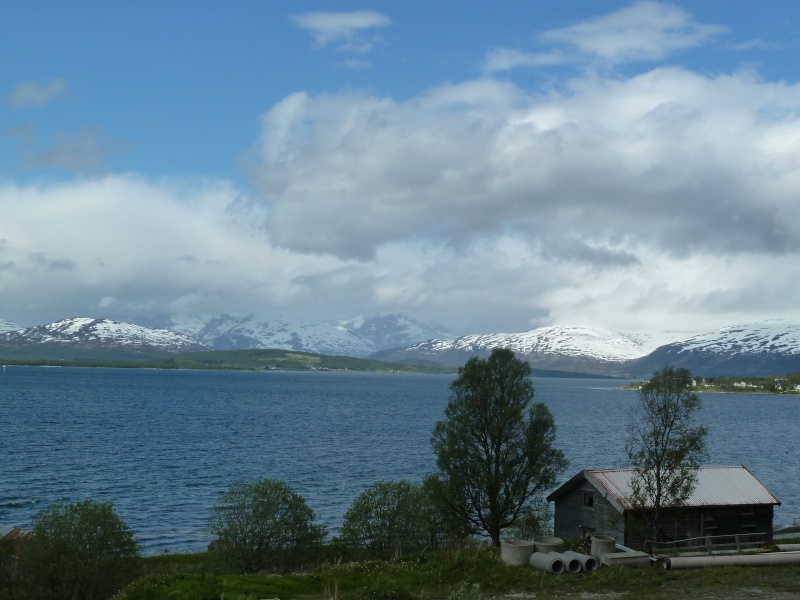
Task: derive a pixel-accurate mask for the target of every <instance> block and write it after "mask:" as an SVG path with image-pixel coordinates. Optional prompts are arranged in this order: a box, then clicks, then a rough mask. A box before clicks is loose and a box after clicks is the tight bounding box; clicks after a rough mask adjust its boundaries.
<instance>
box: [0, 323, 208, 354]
mask: <svg viewBox="0 0 800 600" xmlns="http://www.w3.org/2000/svg"><path fill="white" fill-rule="evenodd" d="M0 342H3V343H6V344H59V345H70V344H71V345H84V346H86V345H107V346H109V347H127V348H151V349H157V350H163V351H165V352H178V351H191V350H208V349H209V348H208V347H207V346H204V345H203V344H201V343H199V342H198V341H197V340H195V339H193V338H191V337H189V336H186V335H183V334H181V333H176V332H174V331H168V330H166V329H149V328H146V327H141V326H139V325H133V324H131V323H120V322H117V321H111V320H108V319H89V318H74V319H64V320H62V321H57V322H55V323H49V324H47V325H40V326H38V327H30V328H27V329H21V330H18V331H10V332H6V333H3V334H0Z"/></svg>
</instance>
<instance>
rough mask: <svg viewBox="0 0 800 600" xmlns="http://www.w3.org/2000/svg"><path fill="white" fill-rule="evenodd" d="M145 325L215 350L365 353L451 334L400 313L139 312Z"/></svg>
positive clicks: (360, 355) (141, 323)
mask: <svg viewBox="0 0 800 600" xmlns="http://www.w3.org/2000/svg"><path fill="white" fill-rule="evenodd" d="M136 321H137V323H138V324H140V325H143V326H147V327H159V328H163V329H170V330H173V331H177V332H179V333H183V334H185V335H189V336H191V337H193V338H195V339H197V340H198V341H200V342H202V343H204V344H206V345H207V346H209V347H211V348H213V349H215V350H249V349H259V348H261V349H265V348H276V349H283V350H296V351H298V352H313V353H319V354H328V355H333V356H353V357H356V358H364V357H366V356H368V355H369V354H372V353H373V352H375V351H378V350H383V349H386V348H393V347H396V346H403V345H406V344H411V343H415V342H419V341H422V340H426V339H430V338H434V337H441V336H445V335H448V333H449V332H448V331H447V329H445V328H444V327H442V326H440V325H436V324H433V323H426V322H424V321H419V320H417V319H414V318H412V317H409V316H408V315H405V314H402V313H394V314H388V315H373V316H367V317H365V316H358V317H355V318H352V319H348V320H327V321H306V320H289V319H284V318H280V317H278V318H273V319H262V318H258V317H256V316H254V315H247V316H244V317H241V316H234V315H228V314H221V315H215V316H212V317H201V316H197V315H190V316H176V315H164V314H162V315H158V316H156V317H152V318H145V317H140V318H138V319H136Z"/></svg>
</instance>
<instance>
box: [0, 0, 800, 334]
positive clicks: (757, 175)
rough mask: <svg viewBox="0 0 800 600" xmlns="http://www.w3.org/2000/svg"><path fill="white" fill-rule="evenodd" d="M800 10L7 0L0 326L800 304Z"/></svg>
mask: <svg viewBox="0 0 800 600" xmlns="http://www.w3.org/2000/svg"><path fill="white" fill-rule="evenodd" d="M799 50H800V4H798V3H794V2H784V1H776V0H765V1H762V2H759V3H755V2H743V1H731V0H678V1H676V2H656V1H652V0H643V1H638V2H618V1H614V0H572V1H570V2H546V3H545V2H531V1H530V0H508V1H504V2H501V3H489V2H478V1H473V0H463V1H459V2H455V1H451V0H442V1H441V2H422V1H419V0H404V1H403V2H388V1H376V2H368V3H351V2H308V1H305V0H291V1H289V0H270V1H266V0H259V1H256V0H240V1H236V2H222V1H210V0H207V1H205V0H204V1H196V0H192V1H188V0H172V1H170V2H163V1H151V0H140V1H139V2H128V3H121V2H120V3H112V2H102V1H100V0H97V1H88V0H76V1H75V2H70V3H63V2H55V1H50V2H43V1H37V0H6V1H4V2H3V3H2V5H0V319H5V320H8V321H11V322H15V323H17V324H19V325H21V326H32V325H38V324H43V323H48V322H52V321H55V320H58V319H63V318H68V317H77V316H88V317H96V318H112V319H117V320H123V321H124V320H134V319H136V318H137V317H140V316H154V315H157V314H160V313H170V314H178V315H181V314H186V315H188V314H198V315H213V314H218V313H229V314H235V315H246V314H255V315H257V316H259V317H261V318H264V319H265V320H269V319H270V318H277V317H282V318H288V319H306V320H320V319H347V318H352V317H355V316H356V315H359V314H361V315H374V314H388V313H395V312H404V313H406V314H408V315H410V316H413V317H415V318H418V319H422V320H426V321H432V322H436V323H439V324H441V325H443V326H445V327H447V328H448V329H449V330H450V331H451V332H452V333H453V334H454V335H461V334H468V333H492V332H521V331H527V330H529V329H533V328H536V327H542V326H549V325H564V326H573V325H583V326H593V327H604V328H616V329H625V330H647V331H655V332H669V333H670V335H672V336H673V337H674V334H676V333H686V334H691V333H696V332H704V331H710V330H712V329H716V328H718V327H724V326H728V325H733V324H737V323H742V322H756V321H763V320H770V319H787V320H790V321H794V322H796V321H797V320H798V310H799V308H798V307H800V85H799V84H798V80H799V79H800V61H798V60H797V56H798V51H799Z"/></svg>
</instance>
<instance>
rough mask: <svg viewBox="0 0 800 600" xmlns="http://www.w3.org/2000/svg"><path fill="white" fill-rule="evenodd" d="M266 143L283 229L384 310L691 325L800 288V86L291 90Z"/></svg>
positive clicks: (660, 73)
mask: <svg viewBox="0 0 800 600" xmlns="http://www.w3.org/2000/svg"><path fill="white" fill-rule="evenodd" d="M257 153H258V155H259V156H260V159H259V161H260V162H259V163H258V164H257V166H256V168H255V171H254V181H255V183H256V186H257V188H258V189H259V190H260V192H261V195H262V197H263V199H264V201H265V202H266V205H267V207H268V210H269V216H268V219H267V228H268V231H269V233H270V237H271V239H272V241H273V242H274V243H276V244H279V245H281V246H283V247H285V248H287V249H289V250H291V251H293V252H298V253H303V254H305V253H316V254H318V255H320V256H331V255H333V256H338V257H340V259H341V260H342V261H352V260H353V259H355V260H357V261H359V262H358V263H356V264H359V265H360V266H359V267H358V268H355V270H353V271H350V272H349V273H350V276H352V277H354V278H355V279H353V280H351V284H353V286H354V289H358V290H361V291H362V292H363V293H364V294H365V295H370V294H371V297H372V298H373V300H374V301H375V302H377V303H378V304H379V305H380V304H383V305H385V306H395V305H400V306H402V305H406V306H408V305H410V306H412V307H416V310H419V311H420V312H421V313H428V314H434V313H435V314H434V316H436V315H438V319H439V320H440V321H445V322H447V318H441V315H447V317H449V318H450V319H453V320H457V321H459V322H460V323H462V324H465V325H464V326H465V327H467V326H468V325H469V324H471V325H472V326H474V327H475V328H476V329H477V328H478V327H479V323H483V324H484V325H483V326H482V327H480V329H482V330H486V329H497V326H502V325H503V324H508V327H509V328H512V325H511V323H517V328H519V323H520V322H528V323H530V325H531V326H533V325H540V324H547V323H552V322H557V323H589V322H590V323H594V324H607V325H615V326H618V327H625V326H628V327H643V326H644V327H648V328H653V329H656V328H673V329H680V330H682V331H696V330H698V329H707V328H711V327H712V326H722V325H725V324H729V323H731V322H735V321H737V320H742V317H743V316H745V315H747V314H748V311H750V313H751V315H752V313H759V314H761V315H762V316H763V317H765V318H766V317H767V316H779V315H780V316H789V317H791V314H792V311H793V310H795V309H794V308H793V307H794V306H796V304H797V301H798V300H800V291H798V290H796V289H793V288H791V286H786V285H776V284H775V283H774V282H773V281H772V280H773V279H774V274H775V272H776V271H773V272H770V269H769V266H768V265H770V264H773V265H775V266H776V268H777V269H779V270H778V271H777V272H780V274H781V275H780V280H781V281H783V280H786V281H797V280H800V260H799V259H800V229H798V228H797V227H796V224H797V223H800V204H798V203H797V202H796V190H797V189H798V187H800V175H798V173H800V169H798V160H797V156H800V86H798V85H790V84H786V83H771V82H767V81H763V80H761V79H760V78H759V77H758V76H757V75H755V74H753V73H752V72H749V71H744V72H741V73H734V74H730V75H720V76H716V77H710V76H704V75H699V74H697V73H693V72H691V71H689V70H686V69H681V68H658V69H653V70H651V71H647V72H644V73H641V74H640V75H635V76H631V77H628V78H620V77H613V78H603V77H599V76H597V75H591V76H587V77H585V78H583V79H574V80H571V81H569V82H564V88H563V91H561V92H556V91H550V92H549V93H548V94H546V95H531V94H529V93H526V92H525V91H524V90H523V89H521V88H519V87H516V86H514V85H513V84H511V83H508V82H499V81H495V80H491V79H479V80H474V81H465V82H463V83H461V84H450V85H446V86H441V87H439V88H434V89H431V90H428V91H426V92H424V93H421V94H419V95H418V96H417V97H414V98H411V99H409V100H407V101H403V102H399V101H396V100H393V99H391V98H386V97H376V96H369V95H364V94H361V95H358V94H352V93H347V94H339V95H335V94H334V95H325V96H318V97H312V96H309V95H307V94H295V95H292V96H289V97H287V98H286V99H284V100H283V101H282V102H280V103H278V104H276V105H275V106H274V107H273V108H272V109H271V110H270V111H269V112H268V113H266V114H265V115H264V117H263V130H262V137H261V139H260V142H259V145H258V149H257ZM501 249H502V251H501ZM351 264H353V263H351ZM758 289H762V290H764V289H775V290H776V295H775V296H772V295H770V296H769V298H767V297H764V298H759V296H758V294H757V293H756V290H758ZM476 314H477V315H480V316H479V317H476V316H475V315H476ZM489 321H491V322H492V323H494V324H495V326H494V327H487V326H486V323H487V322H489ZM446 324H447V323H446ZM454 328H455V329H459V328H458V326H455V327H454Z"/></svg>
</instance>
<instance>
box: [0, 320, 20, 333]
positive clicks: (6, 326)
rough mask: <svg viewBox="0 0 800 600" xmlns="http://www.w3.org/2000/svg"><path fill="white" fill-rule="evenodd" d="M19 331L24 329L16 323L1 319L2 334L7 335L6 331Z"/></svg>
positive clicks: (0, 328) (0, 330) (0, 329)
mask: <svg viewBox="0 0 800 600" xmlns="http://www.w3.org/2000/svg"><path fill="white" fill-rule="evenodd" d="M18 329H22V327H20V326H19V325H17V324H16V323H12V322H11V321H6V320H4V319H0V333H5V332H6V331H17V330H18Z"/></svg>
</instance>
